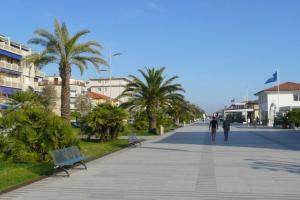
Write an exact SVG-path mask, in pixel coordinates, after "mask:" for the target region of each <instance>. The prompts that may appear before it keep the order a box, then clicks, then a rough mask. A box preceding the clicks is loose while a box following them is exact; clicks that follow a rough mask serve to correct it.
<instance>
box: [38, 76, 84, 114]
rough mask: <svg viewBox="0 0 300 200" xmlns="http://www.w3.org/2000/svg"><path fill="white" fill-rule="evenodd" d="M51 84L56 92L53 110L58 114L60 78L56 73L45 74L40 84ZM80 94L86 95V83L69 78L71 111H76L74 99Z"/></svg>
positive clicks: (59, 106)
mask: <svg viewBox="0 0 300 200" xmlns="http://www.w3.org/2000/svg"><path fill="white" fill-rule="evenodd" d="M46 85H53V86H54V87H55V90H56V93H57V100H56V105H55V108H54V112H55V113H56V114H58V115H60V114H61V113H60V108H61V78H60V76H58V75H53V76H46V77H45V78H44V79H43V81H42V82H40V86H42V87H44V86H46ZM80 95H86V84H85V81H83V80H76V79H70V109H71V112H73V111H76V110H77V108H76V99H77V98H78V97H79V96H80Z"/></svg>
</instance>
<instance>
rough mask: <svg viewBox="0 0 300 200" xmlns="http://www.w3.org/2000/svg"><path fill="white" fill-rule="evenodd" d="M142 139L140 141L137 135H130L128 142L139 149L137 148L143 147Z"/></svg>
mask: <svg viewBox="0 0 300 200" xmlns="http://www.w3.org/2000/svg"><path fill="white" fill-rule="evenodd" d="M142 141H143V140H142V139H138V138H137V137H136V134H131V135H128V142H129V144H132V145H134V146H135V147H137V146H140V147H141V146H142Z"/></svg>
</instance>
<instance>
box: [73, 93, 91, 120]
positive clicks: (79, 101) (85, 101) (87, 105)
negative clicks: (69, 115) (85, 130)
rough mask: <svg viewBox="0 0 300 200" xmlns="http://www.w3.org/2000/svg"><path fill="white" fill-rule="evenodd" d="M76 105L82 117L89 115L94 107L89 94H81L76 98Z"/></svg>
mask: <svg viewBox="0 0 300 200" xmlns="http://www.w3.org/2000/svg"><path fill="white" fill-rule="evenodd" d="M75 107H76V109H77V112H78V113H79V114H80V117H83V116H85V115H87V114H88V113H89V112H90V111H91V108H92V103H91V100H90V99H89V97H88V96H87V95H83V94H82V95H79V96H78V97H77V98H76V100H75Z"/></svg>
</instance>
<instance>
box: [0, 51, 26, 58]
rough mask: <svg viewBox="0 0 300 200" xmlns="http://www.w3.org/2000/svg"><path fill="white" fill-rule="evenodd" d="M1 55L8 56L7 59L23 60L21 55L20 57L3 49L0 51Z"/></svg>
mask: <svg viewBox="0 0 300 200" xmlns="http://www.w3.org/2000/svg"><path fill="white" fill-rule="evenodd" d="M0 55H2V56H6V57H9V58H13V59H16V60H21V59H22V56H21V55H18V54H15V53H12V52H9V51H6V50H3V49H0Z"/></svg>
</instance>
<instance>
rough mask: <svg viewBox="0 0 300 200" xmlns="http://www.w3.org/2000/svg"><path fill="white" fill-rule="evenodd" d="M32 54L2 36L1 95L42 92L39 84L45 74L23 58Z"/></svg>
mask: <svg viewBox="0 0 300 200" xmlns="http://www.w3.org/2000/svg"><path fill="white" fill-rule="evenodd" d="M30 54H31V49H30V48H28V47H26V46H24V45H22V44H20V43H17V42H14V41H11V40H10V38H8V37H5V36H3V35H0V93H1V94H3V95H10V94H13V93H15V92H17V91H22V90H27V89H29V88H31V89H33V90H34V91H40V87H39V82H40V81H41V80H42V79H43V77H45V73H43V72H41V71H40V70H38V69H37V68H36V67H35V66H34V65H33V64H28V63H26V62H25V61H24V60H23V58H24V57H26V56H28V55H30Z"/></svg>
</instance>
